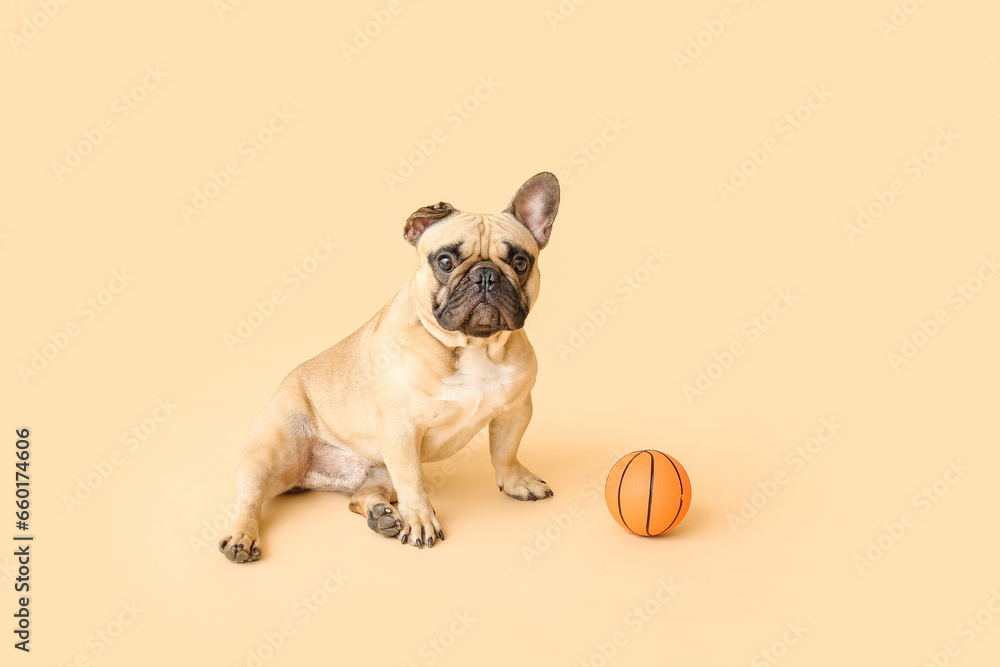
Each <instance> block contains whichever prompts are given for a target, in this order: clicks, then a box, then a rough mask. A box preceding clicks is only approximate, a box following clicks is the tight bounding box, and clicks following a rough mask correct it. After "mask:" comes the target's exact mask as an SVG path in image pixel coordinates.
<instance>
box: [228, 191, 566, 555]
mask: <svg viewBox="0 0 1000 667" xmlns="http://www.w3.org/2000/svg"><path fill="white" fill-rule="evenodd" d="M553 197H554V202H553V201H552V198H553ZM439 206H440V207H442V208H440V209H436V210H437V212H434V210H435V209H431V208H423V209H420V211H418V212H417V213H415V214H414V216H411V220H410V221H408V222H407V229H406V233H407V238H408V239H411V241H413V240H414V239H415V245H416V248H417V256H418V259H419V261H420V264H419V267H418V269H417V271H416V272H415V273H414V275H413V276H412V277H411V278H410V280H409V281H408V282H407V284H406V285H405V286H404V287H403V289H401V290H400V291H399V292H398V293H397V294H396V295H395V296H394V297H393V298H392V299H391V300H390V301H389V303H387V304H386V305H385V306H384V307H383V308H382V309H381V310H380V311H379V312H378V313H377V314H376V315H375V316H374V317H373V318H372V319H370V320H369V321H368V322H367V323H366V324H365V325H364V326H362V327H361V328H360V329H358V330H357V331H355V332H354V333H353V334H351V335H350V336H348V337H347V338H345V339H344V340H342V341H341V342H339V343H337V344H336V345H334V346H333V347H331V348H329V349H328V350H326V351H324V352H322V353H320V354H319V355H317V356H315V357H313V358H312V359H310V360H308V361H306V362H305V363H303V364H301V365H300V366H298V367H297V368H296V369H295V370H293V371H292V372H291V373H289V374H288V375H287V376H286V377H285V379H284V380H283V381H282V382H281V384H280V385H279V387H278V389H277V391H276V392H275V393H274V395H273V396H272V397H271V399H270V401H269V402H268V404H267V406H266V407H265V408H264V411H263V413H262V414H261V415H260V417H259V418H258V419H257V422H256V424H255V425H254V427H253V428H252V430H251V432H250V434H249V436H248V437H247V440H246V443H245V445H244V449H243V453H242V456H241V459H240V462H239V465H238V468H237V471H236V488H237V508H236V516H235V519H234V523H233V527H232V530H231V534H230V535H227V536H226V537H225V538H223V539H222V541H221V542H220V544H219V549H220V551H222V552H223V553H224V554H225V555H226V556H227V558H229V559H230V560H233V561H234V562H245V561H252V560H257V559H258V558H259V557H260V553H261V541H260V534H259V521H260V514H261V506H262V505H263V504H264V502H266V501H267V500H269V499H270V498H273V497H274V496H276V495H278V494H280V493H284V492H286V491H289V490H293V489H316V490H327V491H340V492H343V493H347V494H350V495H351V500H350V504H349V507H350V509H351V510H352V511H354V512H357V513H359V514H362V515H363V516H367V517H368V523H369V527H371V528H373V529H374V530H376V531H377V532H380V533H382V534H384V535H389V536H393V535H396V536H398V537H399V539H400V541H401V542H403V543H404V544H407V543H408V544H413V545H415V546H418V547H419V546H423V545H427V546H432V545H433V544H434V542H435V540H439V539H443V537H444V535H443V532H442V530H441V526H440V524H439V523H438V519H437V517H436V516H435V513H434V510H433V508H432V507H431V503H430V500H429V499H428V497H427V493H426V490H425V488H424V478H423V471H422V468H421V462H423V461H438V460H441V459H444V458H446V457H448V456H451V455H452V454H454V453H455V452H457V451H458V450H460V449H461V448H462V447H464V446H465V445H466V444H467V443H468V442H469V441H470V440H471V439H472V437H473V436H474V435H475V434H476V433H478V432H479V431H480V430H481V429H482V428H483V427H484V426H486V425H487V424H488V425H489V435H490V457H491V460H492V463H493V466H494V468H495V470H496V480H497V485H498V486H499V487H500V489H501V490H502V491H504V492H505V493H507V494H508V495H510V496H512V497H514V498H518V499H520V500H535V499H540V498H546V497H549V496H551V495H552V492H551V490H550V489H549V487H548V486H547V485H546V484H545V482H544V481H542V480H541V479H540V478H539V477H538V476H537V475H534V474H532V473H531V472H530V471H529V470H528V469H527V468H525V467H524V466H523V465H522V464H521V463H520V462H519V461H518V459H517V450H518V446H519V445H520V442H521V436H522V435H523V434H524V431H525V429H526V428H527V426H528V422H529V420H530V419H531V389H532V386H533V385H534V383H535V372H536V366H537V364H536V359H535V353H534V350H533V349H532V347H531V344H530V343H529V342H528V338H527V336H526V335H525V333H524V330H523V329H521V328H518V329H515V330H505V331H498V332H496V333H493V334H491V335H489V336H487V337H483V338H477V337H473V336H469V335H466V334H465V333H462V331H458V330H448V329H445V328H443V327H442V326H440V325H439V323H438V321H437V319H436V318H435V315H434V307H435V304H436V303H438V301H439V300H441V299H443V298H445V297H446V296H447V293H448V291H449V290H450V289H451V288H452V287H453V285H452V283H453V282H455V281H456V280H457V279H458V277H459V276H461V275H462V274H463V271H462V270H463V268H464V269H466V270H467V268H468V266H469V265H471V264H475V263H477V262H485V261H489V262H492V263H493V264H495V265H496V267H499V269H500V270H501V271H502V273H503V275H504V277H505V278H506V279H507V280H510V281H511V283H512V284H513V285H517V286H518V287H517V289H518V290H519V293H520V296H521V298H522V299H523V300H524V303H526V304H529V305H528V306H527V308H530V307H531V306H533V305H534V303H535V302H536V300H537V297H538V290H539V283H540V276H539V270H538V262H537V256H538V250H539V249H540V246H544V245H545V243H547V241H548V235H549V229H550V228H551V224H552V220H553V219H554V217H555V213H556V211H557V209H558V183H557V182H556V181H555V177H554V176H552V175H551V174H547V173H544V172H543V173H542V174H538V175H537V176H535V177H533V178H532V179H531V180H529V181H528V182H527V183H525V185H524V186H522V188H521V190H519V191H518V193H517V194H516V195H515V197H514V199H513V200H512V201H511V204H510V206H509V207H508V209H507V210H506V211H504V212H503V213H500V214H489V215H481V214H472V213H465V212H462V211H457V210H454V209H451V207H450V206H449V205H447V204H441V205H439ZM443 207H447V208H446V209H445V208H443ZM415 216H416V217H415ZM411 228H413V229H411ZM411 237H414V238H411ZM451 243H461V244H462V246H461V247H462V252H463V254H465V255H466V259H465V260H463V261H462V263H461V264H459V265H458V267H456V269H455V271H454V272H453V276H454V277H453V278H452V279H450V280H449V281H448V282H447V283H445V284H441V282H440V280H439V279H438V278H436V277H435V273H434V269H433V268H432V266H431V264H430V262H429V260H428V253H430V252H432V251H433V250H434V249H436V248H440V247H442V246H446V245H448V244H451ZM510 243H514V244H516V245H517V246H519V247H521V248H524V249H526V250H528V251H529V252H530V253H531V254H532V255H533V257H534V259H535V261H534V262H533V264H532V266H531V270H530V273H528V274H526V275H524V276H520V277H519V276H518V275H517V274H516V272H515V270H514V269H513V268H512V267H511V266H510V265H509V264H507V262H505V261H504V257H505V255H507V253H508V249H509V245H508V244H510ZM394 502H398V507H395V508H394V507H393V506H392V503H394Z"/></svg>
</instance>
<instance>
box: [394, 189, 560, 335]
mask: <svg viewBox="0 0 1000 667" xmlns="http://www.w3.org/2000/svg"><path fill="white" fill-rule="evenodd" d="M558 210H559V181H558V180H556V177H555V176H553V175H552V174H550V173H549V172H542V173H540V174H536V175H535V176H532V177H531V178H530V179H528V181H527V182H526V183H525V184H524V185H522V186H521V188H520V189H519V190H518V191H517V193H516V194H515V195H514V197H513V199H511V200H510V204H508V206H507V208H506V209H504V211H503V212H502V213H499V214H477V213H465V212H463V211H459V210H457V209H455V208H454V207H452V205H451V204H447V203H445V202H439V203H437V204H434V205H433V206H425V207H423V208H421V209H419V210H418V211H416V212H415V213H414V214H413V215H411V216H410V217H409V219H407V221H406V227H405V229H404V231H403V236H404V237H405V238H406V240H407V241H409V242H410V243H411V244H412V245H414V246H416V248H417V257H418V261H419V263H420V264H419V267H418V269H417V275H416V282H415V289H416V298H417V301H418V307H422V308H427V309H428V310H429V312H430V313H431V314H432V315H433V318H434V320H435V321H436V322H437V324H438V326H440V327H441V328H442V329H445V330H446V331H457V332H460V333H462V334H465V335H466V336H471V337H474V338H487V337H489V336H492V335H493V334H496V333H498V332H501V331H513V330H515V329H520V328H521V327H523V326H524V320H525V318H526V317H527V316H528V311H530V310H531V307H532V306H533V305H534V303H535V300H536V299H537V297H538V290H539V284H540V282H541V277H540V273H539V271H538V252H539V250H541V249H542V248H544V247H545V245H546V244H547V243H548V242H549V236H550V234H551V233H552V222H553V221H554V220H555V217H556V212H557V211H558Z"/></svg>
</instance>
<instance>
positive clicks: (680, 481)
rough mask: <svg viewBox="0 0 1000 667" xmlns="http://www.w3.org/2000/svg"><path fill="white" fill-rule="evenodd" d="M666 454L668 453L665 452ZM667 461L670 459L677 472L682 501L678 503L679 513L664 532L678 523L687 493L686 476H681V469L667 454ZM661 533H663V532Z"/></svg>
mask: <svg viewBox="0 0 1000 667" xmlns="http://www.w3.org/2000/svg"><path fill="white" fill-rule="evenodd" d="M664 456H667V455H666V454H664ZM667 461H670V465H672V466H673V467H674V473H676V474H677V486H679V487H681V502H680V503H678V505H677V514H675V515H674V520H673V521H671V522H670V525H669V526H667V527H666V528H664V529H663V532H664V533H665V532H667V531H668V530H670V529H671V528H673V527H674V524H675V523H677V517H679V516H680V515H681V510H682V509H684V493H685V489H684V478H683V477H681V471H680V470H678V469H677V466H676V465H675V464H674V461H673V459H671V458H670V457H669V456H667ZM660 534H661V535H662V534H663V533H660Z"/></svg>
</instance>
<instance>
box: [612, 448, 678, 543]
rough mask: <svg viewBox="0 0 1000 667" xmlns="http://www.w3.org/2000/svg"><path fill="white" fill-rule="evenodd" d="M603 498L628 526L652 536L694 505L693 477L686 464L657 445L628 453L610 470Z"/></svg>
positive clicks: (637, 531)
mask: <svg viewBox="0 0 1000 667" xmlns="http://www.w3.org/2000/svg"><path fill="white" fill-rule="evenodd" d="M604 499H605V500H606V501H607V503H608V510H609V511H610V512H611V516H613V517H614V518H615V521H617V522H618V523H620V524H621V525H622V527H624V528H625V529H627V530H629V531H631V532H633V533H635V534H636V535H642V536H643V537H652V536H653V535H662V534H663V533H665V532H667V531H668V530H670V529H671V528H673V527H674V526H676V525H677V524H679V523H680V522H681V519H683V518H684V515H685V514H687V511H688V507H690V506H691V480H690V479H688V474H687V471H686V470H684V466H682V465H681V464H680V463H678V462H677V459H675V458H673V457H672V456H667V455H666V454H664V453H663V452H658V451H656V450H655V449H644V450H642V451H641V452H632V453H631V454H626V455H625V456H623V457H622V458H621V459H619V460H618V463H616V464H615V465H614V467H613V468H611V472H610V473H608V481H607V483H606V484H605V485H604Z"/></svg>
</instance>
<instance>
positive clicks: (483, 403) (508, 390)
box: [428, 349, 516, 444]
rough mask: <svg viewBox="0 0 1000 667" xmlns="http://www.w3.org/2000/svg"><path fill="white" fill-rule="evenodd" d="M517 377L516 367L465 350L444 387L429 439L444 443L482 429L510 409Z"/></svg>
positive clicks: (482, 353)
mask: <svg viewBox="0 0 1000 667" xmlns="http://www.w3.org/2000/svg"><path fill="white" fill-rule="evenodd" d="M515 377H516V374H515V371H514V369H513V367H511V366H508V365H505V364H497V363H494V362H493V361H491V360H490V359H489V357H488V356H487V355H486V351H485V350H480V349H467V350H465V351H464V352H462V356H461V357H459V359H458V362H457V363H456V364H455V373H453V374H452V375H450V376H448V377H446V378H445V379H444V381H443V382H442V384H441V389H440V393H439V395H438V396H437V399H436V406H435V410H434V414H435V419H434V420H433V423H432V426H431V431H432V432H431V433H429V434H428V435H431V436H432V438H433V440H434V441H435V442H438V443H444V442H447V441H448V440H450V439H451V437H452V436H454V435H456V434H457V433H458V432H459V431H461V430H463V429H465V428H469V427H473V426H477V425H478V426H479V427H480V428H481V427H482V425H483V424H485V422H486V421H487V420H489V419H490V418H491V417H492V416H493V415H495V414H496V413H497V412H498V411H499V410H501V409H503V408H504V407H505V406H506V405H507V403H508V400H509V399H510V397H511V396H512V395H513V393H514V391H515V389H516V387H515ZM463 444H464V443H463Z"/></svg>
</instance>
